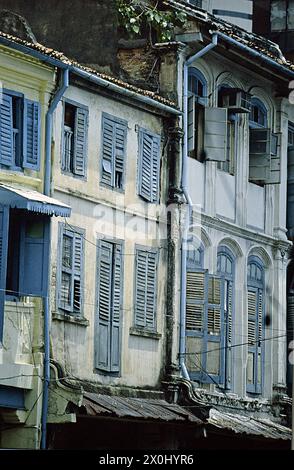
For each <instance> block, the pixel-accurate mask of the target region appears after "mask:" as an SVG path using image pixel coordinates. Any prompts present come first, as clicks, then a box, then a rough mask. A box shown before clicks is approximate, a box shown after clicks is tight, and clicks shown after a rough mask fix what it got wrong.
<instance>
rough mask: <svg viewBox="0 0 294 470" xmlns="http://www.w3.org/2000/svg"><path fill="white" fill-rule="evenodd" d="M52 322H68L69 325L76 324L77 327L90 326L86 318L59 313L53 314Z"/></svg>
mask: <svg viewBox="0 0 294 470" xmlns="http://www.w3.org/2000/svg"><path fill="white" fill-rule="evenodd" d="M52 320H57V321H66V322H68V323H74V324H75V325H80V326H89V324H90V322H89V320H86V318H83V317H78V316H74V315H67V314H66V313H57V312H54V313H52Z"/></svg>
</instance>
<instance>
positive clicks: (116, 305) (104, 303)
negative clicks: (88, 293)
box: [95, 240, 122, 372]
mask: <svg viewBox="0 0 294 470" xmlns="http://www.w3.org/2000/svg"><path fill="white" fill-rule="evenodd" d="M121 250H122V249H121V245H119V244H113V243H110V242H106V241H103V240H101V241H100V245H99V250H98V263H97V280H98V292H97V297H98V302H97V323H98V334H97V335H96V348H95V356H96V360H95V363H96V367H97V368H98V369H101V370H104V371H107V372H118V371H119V367H120V323H121V319H120V317H121V304H122V251H121Z"/></svg>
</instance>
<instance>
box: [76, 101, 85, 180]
mask: <svg viewBox="0 0 294 470" xmlns="http://www.w3.org/2000/svg"><path fill="white" fill-rule="evenodd" d="M87 141H88V110H87V109H84V108H76V116H75V131H74V154H73V173H74V174H75V175H77V176H81V177H83V176H85V175H86V162H87V144H88V142H87Z"/></svg>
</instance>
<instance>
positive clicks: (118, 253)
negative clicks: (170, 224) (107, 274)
mask: <svg viewBox="0 0 294 470" xmlns="http://www.w3.org/2000/svg"><path fill="white" fill-rule="evenodd" d="M112 278H113V279H112V284H113V290H112V315H111V358H110V369H111V372H118V371H119V365H120V317H121V308H122V250H121V245H118V244H117V245H114V247H113V273H112Z"/></svg>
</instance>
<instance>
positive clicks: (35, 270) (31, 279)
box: [19, 215, 50, 297]
mask: <svg viewBox="0 0 294 470" xmlns="http://www.w3.org/2000/svg"><path fill="white" fill-rule="evenodd" d="M49 224H50V222H49V217H42V216H40V215H34V216H30V217H27V218H26V219H24V222H23V224H22V227H21V233H20V254H19V292H21V293H22V294H23V295H31V296H36V297H43V296H45V295H47V292H48V262H49Z"/></svg>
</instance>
